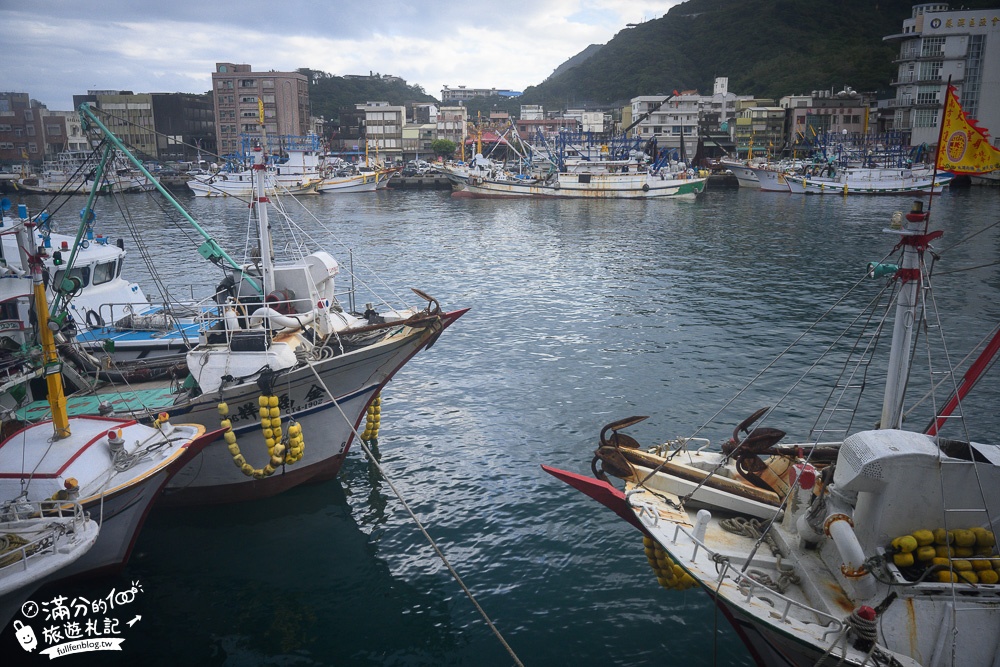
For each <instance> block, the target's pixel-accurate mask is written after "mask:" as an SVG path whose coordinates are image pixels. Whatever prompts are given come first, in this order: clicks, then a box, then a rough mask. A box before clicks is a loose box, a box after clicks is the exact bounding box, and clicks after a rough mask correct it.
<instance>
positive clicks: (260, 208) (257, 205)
mask: <svg viewBox="0 0 1000 667" xmlns="http://www.w3.org/2000/svg"><path fill="white" fill-rule="evenodd" d="M257 111H258V115H257V123H258V124H259V125H260V143H261V145H260V146H257V147H255V148H254V161H253V167H252V169H253V175H254V192H255V196H254V199H253V207H254V209H255V210H256V211H257V238H258V240H259V241H260V271H261V276H262V278H263V280H264V296H267V295H268V294H270V293H271V292H273V291H274V245H273V244H272V243H271V223H270V221H269V220H268V217H267V206H266V204H267V203H268V201H269V200H268V198H267V188H266V182H267V128H266V127H265V126H264V100H263V99H262V98H260V97H258V98H257ZM365 145H366V147H367V142H365Z"/></svg>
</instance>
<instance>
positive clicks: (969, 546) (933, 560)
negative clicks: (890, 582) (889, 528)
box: [887, 526, 1000, 585]
mask: <svg viewBox="0 0 1000 667" xmlns="http://www.w3.org/2000/svg"><path fill="white" fill-rule="evenodd" d="M996 544H997V542H996V536H995V535H994V534H993V531H990V530H986V529H985V528H982V527H980V526H976V527H975V528H970V529H961V528H960V529H956V530H945V529H944V528H938V529H937V530H933V531H931V530H926V529H921V530H915V531H913V532H912V533H910V534H908V535H900V536H899V537H897V538H895V539H893V540H892V543H891V544H890V546H889V549H888V550H887V552H888V553H889V554H891V555H892V562H893V564H894V565H895V566H896V567H897V568H899V571H900V574H902V575H903V576H904V577H905V578H906V579H908V580H911V581H914V580H916V579H920V578H922V577H923V576H924V575H925V573H926V572H927V570H928V568H932V567H933V568H934V569H935V571H934V572H933V574H935V579H936V581H938V582H941V583H968V584H988V585H993V584H996V583H998V582H1000V558H996V555H997V552H996Z"/></svg>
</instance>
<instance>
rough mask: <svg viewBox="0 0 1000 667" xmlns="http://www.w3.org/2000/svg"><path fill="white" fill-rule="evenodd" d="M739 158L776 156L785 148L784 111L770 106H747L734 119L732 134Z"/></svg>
mask: <svg viewBox="0 0 1000 667" xmlns="http://www.w3.org/2000/svg"><path fill="white" fill-rule="evenodd" d="M733 139H734V140H735V142H736V152H737V154H738V155H739V157H740V158H749V157H751V156H758V155H766V154H771V155H778V154H780V153H781V151H782V150H783V149H784V147H785V110H784V109H782V108H781V107H776V106H773V102H772V105H768V106H753V105H748V106H744V108H743V109H742V110H741V111H740V113H739V116H737V117H736V129H735V132H734V133H733Z"/></svg>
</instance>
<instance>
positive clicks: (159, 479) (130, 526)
mask: <svg viewBox="0 0 1000 667" xmlns="http://www.w3.org/2000/svg"><path fill="white" fill-rule="evenodd" d="M16 233H17V236H18V239H19V242H20V243H21V244H22V246H23V248H24V250H25V252H26V253H27V256H28V257H29V258H31V261H30V273H31V279H32V284H33V288H34V289H33V294H34V306H35V313H36V317H37V326H36V331H37V336H38V339H39V348H40V350H39V357H40V360H41V364H42V368H43V369H44V378H45V384H46V398H47V402H48V406H49V418H48V419H46V420H44V421H39V422H36V423H33V424H28V425H25V426H24V427H23V428H20V429H19V430H17V431H15V432H14V433H12V434H10V435H9V436H7V437H6V438H4V440H3V441H2V442H0V503H3V504H4V506H5V507H6V506H10V507H13V508H14V512H15V513H16V514H17V516H21V514H20V513H21V511H22V509H23V507H24V503H33V502H41V501H66V502H67V503H74V502H75V503H79V505H80V506H81V507H82V508H83V510H84V511H87V512H89V513H90V514H91V515H92V516H93V517H94V519H95V520H96V521H97V522H98V524H99V525H100V532H99V535H98V537H97V540H96V542H95V544H94V546H93V547H92V548H91V549H89V550H87V552H86V553H85V554H82V555H81V556H80V558H78V559H76V560H74V561H73V562H72V563H66V564H64V566H63V567H62V568H60V569H59V577H60V578H62V577H69V576H74V575H80V574H88V575H90V574H95V573H98V572H105V571H109V570H115V569H117V568H120V567H122V566H123V565H124V564H125V563H126V562H127V560H128V557H129V554H130V553H131V550H132V547H133V545H134V544H135V540H136V537H137V536H138V533H139V530H140V528H141V527H142V523H143V521H144V520H145V517H146V514H147V513H148V512H149V509H150V507H151V506H152V504H153V502H154V501H155V500H156V499H157V498H158V497H159V495H160V492H161V490H162V489H163V486H164V485H165V484H166V483H167V480H169V479H170V477H171V476H172V475H173V474H175V473H176V472H177V471H178V470H179V469H180V468H181V467H183V466H184V465H186V464H187V463H188V462H189V461H190V460H191V459H192V458H194V457H195V456H196V455H197V454H198V453H200V451H201V449H202V448H203V447H204V446H205V445H206V444H207V443H208V441H209V440H211V439H212V438H214V437H216V435H217V434H218V431H216V432H215V433H213V434H210V435H208V436H206V435H205V432H206V429H205V427H204V426H200V425H194V424H184V425H176V426H175V425H173V424H171V423H170V421H169V416H168V415H167V414H166V413H163V414H161V415H159V417H158V418H157V419H156V421H155V422H154V424H153V425H151V426H147V425H142V424H138V423H136V422H135V420H128V419H114V418H109V417H97V416H91V417H72V418H71V417H69V416H68V414H67V412H66V404H65V396H64V394H63V377H62V363H63V362H62V359H61V358H60V357H59V355H58V354H57V352H56V343H55V334H54V331H53V329H58V327H49V323H50V319H49V308H48V301H47V299H46V296H45V286H44V284H43V265H42V263H41V262H40V261H38V257H39V252H38V247H37V246H36V244H35V237H34V234H33V230H32V225H31V224H30V223H29V224H25V225H22V226H20V227H18V228H17V230H16ZM5 421H6V422H7V423H6V424H5V426H8V428H9V427H10V425H11V420H10V418H9V416H8V417H6V418H5Z"/></svg>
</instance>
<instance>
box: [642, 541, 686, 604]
mask: <svg viewBox="0 0 1000 667" xmlns="http://www.w3.org/2000/svg"><path fill="white" fill-rule="evenodd" d="M642 546H643V547H644V548H645V551H646V560H648V561H649V566H650V567H652V568H653V572H654V573H656V580H657V581H658V582H660V585H661V586H663V587H664V588H666V589H672V590H677V591H683V590H687V589H688V588H693V587H695V586H697V585H698V582H697V581H696V580H695V578H694V577H692V576H691V575H690V574H688V573H687V572H685V571H684V568H682V567H681V566H680V565H678V564H677V563H675V562H674V561H673V559H671V558H670V556H669V555H668V554H667V552H666V551H664V549H663V547H661V546H660V545H659V544H657V543H656V540H654V539H653V538H651V537H648V536H645V535H644V536H643V538H642Z"/></svg>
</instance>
